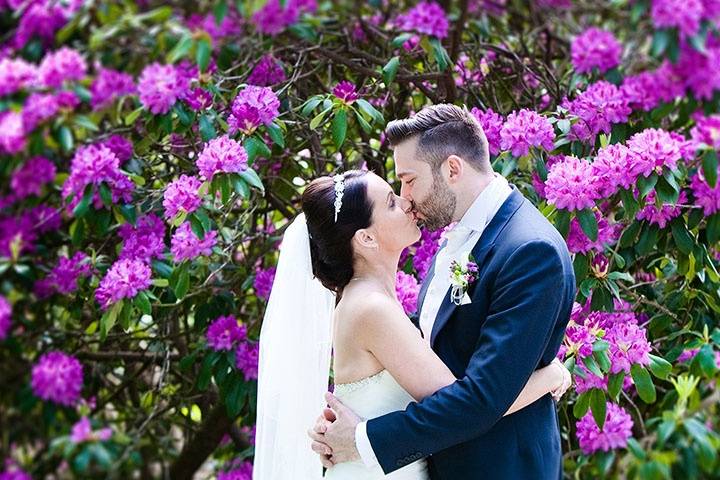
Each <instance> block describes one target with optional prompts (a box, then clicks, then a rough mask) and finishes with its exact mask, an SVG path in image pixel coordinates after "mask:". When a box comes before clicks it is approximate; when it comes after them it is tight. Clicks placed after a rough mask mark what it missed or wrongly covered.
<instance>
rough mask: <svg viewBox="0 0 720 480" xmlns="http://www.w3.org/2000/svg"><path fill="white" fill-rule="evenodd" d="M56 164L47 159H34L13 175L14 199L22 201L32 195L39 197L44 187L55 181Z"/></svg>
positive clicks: (11, 186) (11, 182)
mask: <svg viewBox="0 0 720 480" xmlns="http://www.w3.org/2000/svg"><path fill="white" fill-rule="evenodd" d="M56 171H57V169H56V168H55V164H54V163H53V162H51V161H50V160H48V159H47V158H45V157H32V158H30V159H29V160H28V161H26V162H25V163H24V164H23V165H21V166H20V167H19V168H18V169H17V170H15V171H14V172H13V174H12V178H11V179H10V188H11V189H12V191H13V194H14V199H16V200H22V199H23V198H27V197H29V196H31V195H36V196H39V195H40V194H41V193H42V187H43V185H45V184H46V183H48V182H52V181H53V180H54V179H55V173H56Z"/></svg>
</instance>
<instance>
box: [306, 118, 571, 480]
mask: <svg viewBox="0 0 720 480" xmlns="http://www.w3.org/2000/svg"><path fill="white" fill-rule="evenodd" d="M386 135H387V138H388V139H389V140H390V142H391V144H392V146H393V147H394V156H395V169H396V176H397V178H399V179H400V180H401V182H402V187H401V195H402V196H403V197H405V198H407V199H409V200H411V201H412V202H413V204H414V206H415V212H416V216H417V218H418V219H419V220H421V221H422V223H424V225H425V226H426V227H427V228H429V229H438V228H442V227H445V226H447V225H448V224H450V223H451V222H453V221H459V223H458V225H457V226H456V227H455V228H454V229H453V230H452V231H450V232H448V234H447V237H448V241H447V242H446V244H444V246H443V247H442V248H441V249H440V250H439V252H438V254H437V255H436V258H435V259H434V261H433V265H432V267H431V269H430V271H429V272H428V274H427V277H426V279H425V281H424V283H423V286H422V289H421V291H420V295H419V300H418V304H419V311H420V317H419V322H418V323H419V325H418V327H419V328H420V330H421V333H422V334H423V336H424V338H425V339H426V340H427V341H429V342H430V345H431V346H432V348H433V350H434V351H435V352H436V353H437V354H438V356H439V357H440V358H441V359H442V360H443V362H445V364H446V365H447V366H448V367H449V368H450V370H451V371H452V372H453V373H454V374H455V376H456V377H457V378H458V380H457V381H456V382H455V383H454V384H452V385H449V386H448V387H445V388H443V389H441V390H439V391H437V392H435V393H434V394H433V395H431V396H429V397H427V398H425V399H424V400H422V401H420V402H418V403H411V404H410V405H409V406H408V407H407V408H406V409H405V410H404V411H398V412H392V413H389V414H387V415H384V416H382V417H379V418H374V419H371V420H368V421H363V420H362V419H360V418H359V417H358V416H357V415H355V414H354V413H353V412H352V411H351V410H350V409H348V408H347V407H345V406H344V405H343V404H342V403H341V402H340V401H339V400H337V399H336V398H335V397H333V396H332V395H331V394H328V404H329V405H330V407H331V408H332V412H331V411H330V410H326V411H325V416H324V418H323V417H321V419H319V420H318V423H317V425H316V426H315V429H314V431H313V432H311V436H312V437H313V439H314V440H315V441H314V442H313V450H315V451H316V452H317V453H319V454H321V461H322V462H323V464H324V465H326V466H330V465H332V464H335V463H341V462H346V461H352V460H358V459H362V461H363V462H364V463H365V464H366V465H368V466H373V465H378V464H379V465H380V467H381V468H382V470H383V471H384V472H385V473H390V472H392V471H394V470H397V469H399V468H401V467H403V466H405V465H407V464H409V463H411V462H414V461H416V460H418V459H420V458H424V457H428V464H429V468H430V472H431V478H432V479H433V480H440V479H442V480H463V479H481V478H489V479H490V478H491V479H508V480H520V479H533V480H536V479H559V478H561V477H562V457H561V448H560V432H559V427H558V418H557V411H556V406H555V403H554V401H553V399H552V397H551V395H550V394H548V395H545V396H544V397H542V398H541V399H539V400H537V401H536V402H535V403H533V404H531V405H529V406H528V407H526V408H524V409H522V410H520V411H518V412H516V413H514V414H512V415H508V416H505V417H503V414H504V413H505V412H506V411H507V410H508V408H509V407H510V405H511V404H512V403H513V402H514V400H515V398H516V397H517V396H518V395H519V393H520V391H521V390H522V388H523V387H524V385H525V383H526V382H527V380H528V379H529V378H530V375H531V374H532V372H533V371H534V370H536V369H538V368H541V367H543V366H545V365H548V364H549V363H550V362H551V361H552V360H553V358H554V357H555V355H556V354H557V351H558V349H559V346H560V343H561V342H562V339H563V335H564V332H565V327H566V325H567V322H568V319H569V317H570V311H571V308H572V304H573V299H574V296H575V276H574V274H573V268H572V263H571V260H570V256H569V254H568V251H567V247H566V245H565V242H564V240H563V238H562V237H561V236H560V234H559V233H558V232H557V230H555V228H554V227H553V226H552V225H551V224H550V223H549V222H548V221H547V220H546V219H545V217H544V216H543V215H542V214H541V213H540V212H539V211H538V210H537V209H536V208H535V207H534V206H533V205H532V204H531V203H530V202H529V201H528V200H526V199H525V198H524V197H523V195H522V194H521V193H520V192H519V191H518V190H517V188H515V187H514V186H511V185H509V184H508V183H507V181H506V180H505V179H504V178H503V177H502V176H500V175H497V174H495V173H494V172H493V170H492V167H491V165H490V161H489V156H488V144H487V139H486V138H485V134H484V133H483V130H482V127H481V126H480V124H479V123H478V122H477V120H476V119H475V118H474V116H473V115H472V114H471V113H469V112H468V111H467V109H466V108H460V107H457V106H454V105H449V104H441V105H435V106H431V107H428V108H425V109H423V110H422V111H420V112H419V113H417V114H416V115H415V116H413V117H411V118H408V119H405V120H396V121H393V122H390V123H389V124H388V126H387V129H386ZM466 252H471V253H472V257H473V258H474V261H475V262H476V263H477V265H478V267H479V272H478V277H477V279H476V280H475V281H474V282H473V283H472V284H471V285H470V286H469V287H468V291H467V294H468V296H469V298H470V300H471V302H470V303H467V302H459V303H461V305H457V304H456V303H455V302H453V301H452V300H451V296H450V290H451V289H450V278H449V277H450V262H451V261H452V260H453V259H456V258H459V257H460V256H461V255H462V254H463V253H466Z"/></svg>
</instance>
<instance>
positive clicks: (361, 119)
mask: <svg viewBox="0 0 720 480" xmlns="http://www.w3.org/2000/svg"><path fill="white" fill-rule="evenodd" d="M353 111H354V112H355V118H357V121H358V123H360V127H361V128H362V129H363V130H364V131H365V132H366V133H370V132H371V131H372V127H371V126H370V124H369V123H368V122H367V120H365V117H363V116H362V113H360V112H358V111H357V110H355V109H353Z"/></svg>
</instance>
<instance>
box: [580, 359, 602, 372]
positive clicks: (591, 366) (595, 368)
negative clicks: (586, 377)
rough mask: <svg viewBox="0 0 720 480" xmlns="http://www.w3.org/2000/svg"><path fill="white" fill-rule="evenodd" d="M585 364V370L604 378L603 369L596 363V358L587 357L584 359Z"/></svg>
mask: <svg viewBox="0 0 720 480" xmlns="http://www.w3.org/2000/svg"><path fill="white" fill-rule="evenodd" d="M583 364H584V365H585V368H587V369H588V370H590V371H591V372H592V373H593V374H595V375H597V376H598V377H604V376H605V375H604V374H603V371H602V369H601V368H600V365H598V364H597V362H596V361H595V358H593V357H585V358H583Z"/></svg>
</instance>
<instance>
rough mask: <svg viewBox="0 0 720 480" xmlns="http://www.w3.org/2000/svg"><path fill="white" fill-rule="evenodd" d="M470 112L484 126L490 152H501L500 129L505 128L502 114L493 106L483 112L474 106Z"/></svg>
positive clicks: (492, 153) (493, 153)
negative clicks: (494, 109)
mask: <svg viewBox="0 0 720 480" xmlns="http://www.w3.org/2000/svg"><path fill="white" fill-rule="evenodd" d="M470 113H472V114H473V115H475V118H477V119H478V121H479V122H480V125H481V126H482V128H483V132H485V137H486V138H487V141H488V150H489V152H490V154H491V155H497V154H498V153H500V131H501V130H502V128H503V117H502V115H500V114H498V113H495V111H493V109H492V108H488V109H487V110H485V111H484V112H483V111H482V110H480V109H479V108H477V107H473V109H472V110H471V111H470Z"/></svg>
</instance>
